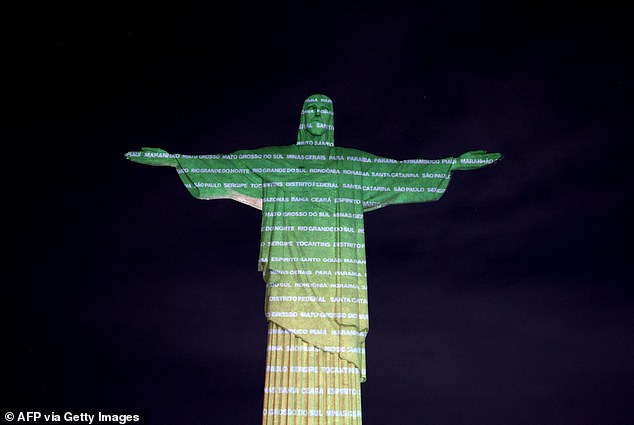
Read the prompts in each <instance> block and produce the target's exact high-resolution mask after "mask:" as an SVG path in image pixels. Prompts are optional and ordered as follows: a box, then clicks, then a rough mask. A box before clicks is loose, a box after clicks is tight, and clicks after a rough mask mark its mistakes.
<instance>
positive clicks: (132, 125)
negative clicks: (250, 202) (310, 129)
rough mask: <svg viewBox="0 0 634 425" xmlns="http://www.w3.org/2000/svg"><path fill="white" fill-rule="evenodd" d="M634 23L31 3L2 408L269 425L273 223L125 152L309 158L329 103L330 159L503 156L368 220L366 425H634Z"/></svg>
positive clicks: (20, 46)
mask: <svg viewBox="0 0 634 425" xmlns="http://www.w3.org/2000/svg"><path fill="white" fill-rule="evenodd" d="M632 18H633V13H632V9H625V8H622V7H617V6H614V5H610V4H604V5H603V6H601V7H599V6H588V5H581V4H579V3H577V4H576V5H574V7H573V6H572V3H571V4H570V5H563V4H562V3H553V2H543V3H536V2H532V3H524V2H504V3H502V2H499V3H487V2H477V3H476V2H438V3H436V4H428V5H421V4H417V3H415V2H403V1H400V0H395V1H390V2H386V3H385V4H379V3H366V2H359V3H352V2H346V1H339V2H336V3H332V4H331V3H328V2H300V1H298V2H295V3H293V4H292V5H285V6H283V7H282V6H274V5H272V4H267V3H265V2H263V3H257V4H251V3H249V2H246V3H245V2H234V5H233V6H224V7H220V6H218V5H216V4H214V3H213V2H197V1H185V2H172V3H171V4H167V3H166V4H162V3H156V2H147V3H142V2H133V3H126V2H120V3H117V2H114V3H113V2H77V3H59V2H48V3H46V4H36V3H29V4H23V5H21V6H13V8H12V9H9V10H8V11H7V13H6V15H5V20H7V21H9V22H8V24H9V29H10V31H9V36H8V38H5V42H8V45H9V46H8V49H7V50H6V51H5V54H4V58H5V63H4V68H5V69H4V70H5V72H6V71H8V76H7V77H5V79H4V86H5V88H4V90H5V96H4V102H3V103H4V105H5V108H6V107H8V109H9V112H5V113H4V114H3V115H4V118H5V120H6V121H5V123H6V124H5V125H4V126H3V127H4V131H3V133H4V137H3V139H4V143H3V144H2V146H3V150H4V155H3V156H4V175H5V178H4V179H3V182H2V189H3V193H5V195H4V202H3V204H4V205H5V207H4V208H3V210H4V213H5V214H4V217H5V219H4V222H5V231H4V237H3V245H4V250H5V254H4V255H3V270H4V275H5V278H4V279H3V284H2V295H1V299H2V304H3V308H2V310H3V313H4V316H5V317H4V319H3V324H4V326H3V329H4V332H3V340H4V341H3V342H4V344H3V346H4V348H3V349H2V351H3V352H4V354H5V355H6V356H8V357H5V360H3V361H2V378H0V381H1V382H2V393H0V401H1V403H0V405H1V406H2V408H3V409H5V408H6V409H5V410H9V409H14V410H17V407H16V406H21V407H23V408H25V409H30V410H44V409H45V408H52V409H53V410H55V411H61V412H63V411H65V410H76V411H81V409H97V410H101V411H119V412H124V413H125V412H132V411H141V412H144V414H145V415H146V417H148V418H149V419H150V422H151V423H152V424H192V425H198V424H257V423H259V422H260V420H261V419H260V418H261V412H262V398H263V385H264V362H265V355H266V351H265V349H266V348H265V347H266V320H265V318H264V315H263V304H264V281H263V280H262V277H261V274H260V273H259V272H258V271H257V257H258V251H259V226H260V211H258V210H256V209H254V208H250V207H248V206H246V205H243V204H240V203H237V202H235V201H231V200H216V201H207V202H205V201H200V200H196V199H195V198H193V197H191V196H190V195H189V193H188V192H187V190H186V189H185V188H184V186H183V185H182V183H181V182H180V180H179V178H178V177H177V174H176V172H175V171H174V169H172V168H168V167H160V168H158V167H147V166H142V165H139V164H135V163H132V162H129V161H127V160H125V159H124V153H125V152H127V151H131V150H139V149H140V148H141V147H143V146H151V147H160V148H163V149H165V150H167V151H169V152H173V153H184V154H217V153H229V152H232V151H235V150H238V149H251V148H258V147H262V146H270V145H287V144H292V143H294V142H295V140H296V134H297V125H298V123H299V112H300V109H301V105H302V102H303V100H304V99H305V98H306V97H307V96H308V95H310V94H313V93H324V94H326V95H328V96H330V97H331V98H332V99H333V102H334V108H335V126H336V132H335V143H336V144H337V145H338V146H345V147H351V148H357V149H362V150H365V151H368V152H371V153H373V154H376V155H380V156H384V157H389V158H395V159H411V158H426V159H436V158H444V157H448V156H458V155H460V154H461V153H463V152H466V151H470V150H475V149H486V150H487V151H489V152H502V153H503V155H504V159H503V160H502V161H501V162H499V163H497V164H494V165H493V166H490V167H486V168H483V169H480V170H475V171H459V172H456V173H454V175H453V179H452V183H451V184H450V186H449V188H448V190H447V193H446V194H445V195H444V197H443V198H442V199H441V200H440V201H438V202H433V203H426V204H415V205H398V206H390V207H387V208H383V209H380V210H377V211H374V212H370V213H368V214H367V215H366V222H365V223H366V224H365V227H366V243H367V258H368V265H367V267H368V280H369V283H368V284H369V303H370V304H369V309H370V324H371V327H370V333H369V336H368V339H367V360H368V381H367V382H366V383H365V384H363V385H362V387H361V388H362V394H363V398H362V403H363V414H364V419H363V423H364V425H384V424H385V425H388V424H389V425H400V424H425V425H427V424H429V425H480V424H483V425H484V424H487V425H497V424H500V425H502V424H504V425H507V424H521V425H523V424H526V425H543V424H575V425H577V424H580V425H612V424H619V425H620V424H624V425H625V424H632V423H634V402H633V400H634V362H633V359H634V290H633V289H632V284H633V282H632V275H633V272H634V270H633V266H632V250H631V244H632V240H633V239H632V238H633V236H634V235H633V233H634V232H632V216H633V214H632V207H631V205H630V202H629V201H630V199H631V198H632V195H633V188H632V177H631V173H632V171H631V170H632V159H633V158H634V154H633V152H632V151H633V149H632V142H633V141H634V139H633V138H632V118H633V117H634V115H633V112H634V107H633V106H632V99H633V98H634V97H633V94H634V81H633V80H634V78H633V75H634V73H633V71H634V69H633V68H634V67H633V60H632V46H631V44H630V43H629V42H628V41H626V40H627V39H628V38H629V36H632V35H633V34H632V32H633V31H632V22H633V21H632ZM221 382H228V384H227V385H220V383H221ZM3 412H4V411H3Z"/></svg>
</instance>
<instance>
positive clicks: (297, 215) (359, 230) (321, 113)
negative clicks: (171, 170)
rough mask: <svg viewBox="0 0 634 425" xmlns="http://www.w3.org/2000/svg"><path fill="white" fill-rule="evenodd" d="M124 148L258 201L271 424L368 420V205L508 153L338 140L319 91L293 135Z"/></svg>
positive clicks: (206, 195) (216, 189)
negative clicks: (370, 147) (210, 146)
mask: <svg viewBox="0 0 634 425" xmlns="http://www.w3.org/2000/svg"><path fill="white" fill-rule="evenodd" d="M126 157H127V158H128V159H129V160H132V161H134V162H139V163H142V164H148V165H159V166H161V165H162V166H172V167H175V168H176V171H177V172H178V175H179V177H180V178H181V180H182V181H183V183H184V184H185V187H186V188H187V190H189V192H190V193H191V194H192V195H193V196H194V197H196V198H198V199H220V198H231V199H234V200H236V201H239V202H242V203H245V204H247V205H250V206H252V207H254V208H258V209H260V210H262V228H261V230H262V233H261V234H262V239H261V241H260V258H259V262H258V266H259V270H260V271H262V273H263V275H264V280H265V281H266V300H265V314H266V318H267V320H268V345H267V359H266V378H265V388H264V409H263V424H317V423H319V424H359V425H360V424H361V390H360V384H361V382H364V381H365V379H366V371H365V337H366V335H367V333H368V297H367V274H366V266H365V264H366V260H365V239H364V228H363V215H364V214H365V213H366V212H368V211H372V210H375V209H377V208H381V207H385V206H387V205H391V204H400V203H416V202H429V201H436V200H438V199H440V197H441V196H442V195H443V193H444V192H445V189H446V188H447V185H448V184H449V179H450V177H451V172H452V171H455V170H472V169H476V168H480V167H483V166H485V165H488V164H491V163H493V162H495V161H497V160H498V159H500V158H501V155H500V154H498V153H487V152H486V151H473V152H468V153H465V154H463V155H461V156H460V157H458V158H453V157H450V158H445V159H438V160H424V159H414V160H407V161H397V160H394V159H388V158H382V157H379V156H376V155H372V154H370V153H367V152H364V151H360V150H356V149H349V148H341V147H336V146H335V144H334V114H333V104H332V100H330V98H328V97H327V96H324V95H321V94H315V95H312V96H309V97H308V98H307V99H306V100H305V101H304V105H303V107H302V113H301V119H300V125H299V131H298V136H297V143H296V144H293V145H287V146H271V147H264V148H258V149H252V150H241V151H236V152H234V153H230V154H226V155H183V154H170V153H168V152H166V151H164V150H161V149H156V148H142V150H141V151H137V152H128V153H127V154H126Z"/></svg>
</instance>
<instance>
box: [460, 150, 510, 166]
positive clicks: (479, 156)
mask: <svg viewBox="0 0 634 425" xmlns="http://www.w3.org/2000/svg"><path fill="white" fill-rule="evenodd" d="M500 159H502V154H501V153H497V152H494V153H488V152H487V151H484V150H478V151H471V152H467V153H464V154H462V155H460V156H459V157H458V158H456V162H455V163H454V164H452V166H451V170H452V171H454V170H475V169H477V168H481V167H486V166H487V165H489V164H493V163H494V162H496V161H499V160H500Z"/></svg>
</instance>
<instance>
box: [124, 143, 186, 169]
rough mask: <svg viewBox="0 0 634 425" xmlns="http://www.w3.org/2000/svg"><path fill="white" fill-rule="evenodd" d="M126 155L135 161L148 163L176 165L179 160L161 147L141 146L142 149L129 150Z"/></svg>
mask: <svg viewBox="0 0 634 425" xmlns="http://www.w3.org/2000/svg"><path fill="white" fill-rule="evenodd" d="M125 157H126V158H127V159H129V160H130V161H133V162H138V163H140V164H146V165H157V166H161V165H163V166H170V167H176V166H177V165H178V162H177V161H176V159H175V158H174V157H173V156H172V155H170V154H169V153H168V152H167V151H164V150H163V149H159V148H141V150H140V151H136V152H128V153H126V154H125Z"/></svg>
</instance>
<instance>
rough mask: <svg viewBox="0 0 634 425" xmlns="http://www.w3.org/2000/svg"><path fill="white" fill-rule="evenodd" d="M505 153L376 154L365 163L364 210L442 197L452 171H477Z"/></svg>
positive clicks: (434, 199) (497, 159)
mask: <svg viewBox="0 0 634 425" xmlns="http://www.w3.org/2000/svg"><path fill="white" fill-rule="evenodd" d="M501 158H502V155H501V154H499V153H488V152H487V151H484V150H477V151H471V152H467V153H465V154H462V155H460V156H459V157H449V158H443V159H435V160H427V159H411V160H404V161H397V160H390V159H386V158H380V157H375V158H373V160H372V162H370V163H367V164H364V171H365V173H364V180H363V181H364V192H363V194H364V199H363V204H364V209H365V211H372V210H375V209H377V208H381V207H384V206H387V205H392V204H404V203H418V202H430V201H437V200H438V199H440V198H441V197H442V196H443V194H444V193H445V190H446V189H447V186H448V185H449V181H450V179H451V173H452V172H453V171H459V170H460V171H462V170H475V169H478V168H482V167H485V166H487V165H490V164H493V163H494V162H496V161H499V160H500V159H501Z"/></svg>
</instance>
